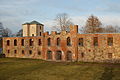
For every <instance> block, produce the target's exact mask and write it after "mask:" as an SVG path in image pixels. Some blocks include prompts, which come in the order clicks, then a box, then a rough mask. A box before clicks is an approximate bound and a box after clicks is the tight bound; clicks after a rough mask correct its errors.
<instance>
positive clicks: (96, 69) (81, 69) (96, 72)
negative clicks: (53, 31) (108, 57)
mask: <svg viewBox="0 0 120 80" xmlns="http://www.w3.org/2000/svg"><path fill="white" fill-rule="evenodd" d="M0 80H120V64H107V63H82V62H73V63H67V62H47V61H43V60H34V59H17V58H0Z"/></svg>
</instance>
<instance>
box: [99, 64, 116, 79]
mask: <svg viewBox="0 0 120 80" xmlns="http://www.w3.org/2000/svg"><path fill="white" fill-rule="evenodd" d="M113 77H114V75H113V67H111V66H110V67H105V68H104V73H103V74H102V76H101V78H100V80H112V78H113Z"/></svg>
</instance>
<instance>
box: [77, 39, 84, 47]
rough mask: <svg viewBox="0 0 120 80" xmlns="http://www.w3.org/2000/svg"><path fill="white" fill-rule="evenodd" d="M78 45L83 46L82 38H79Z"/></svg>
mask: <svg viewBox="0 0 120 80" xmlns="http://www.w3.org/2000/svg"><path fill="white" fill-rule="evenodd" d="M78 45H79V46H83V38H79V41H78Z"/></svg>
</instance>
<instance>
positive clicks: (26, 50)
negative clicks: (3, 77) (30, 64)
mask: <svg viewBox="0 0 120 80" xmlns="http://www.w3.org/2000/svg"><path fill="white" fill-rule="evenodd" d="M22 39H24V46H22V42H21V40H22ZM30 39H32V40H33V45H32V46H30ZM39 39H41V45H39V44H38V42H39V41H38V40H39ZM7 40H9V41H10V44H9V45H7ZM14 40H17V45H16V46H15V45H14ZM42 42H43V38H42V37H7V38H3V52H4V53H5V54H6V57H19V58H36V59H42V54H43V52H42V51H43V50H42V47H43V43H42ZM15 50H16V51H15ZM30 50H31V51H32V52H30Z"/></svg>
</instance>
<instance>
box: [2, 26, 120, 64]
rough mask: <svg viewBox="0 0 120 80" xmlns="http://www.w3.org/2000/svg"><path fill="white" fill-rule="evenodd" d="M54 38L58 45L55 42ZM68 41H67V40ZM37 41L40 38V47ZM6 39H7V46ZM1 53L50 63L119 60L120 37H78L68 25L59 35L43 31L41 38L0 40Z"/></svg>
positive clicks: (111, 35)
mask: <svg viewBox="0 0 120 80" xmlns="http://www.w3.org/2000/svg"><path fill="white" fill-rule="evenodd" d="M58 38H59V42H60V44H59V45H58V43H57V40H58ZM68 38H70V40H69V41H70V42H69V41H67V39H68ZM80 38H81V39H80ZM108 38H113V40H109V39H108ZM15 39H16V40H17V46H14V40H15ZM22 39H24V46H22V45H21V44H22V42H21V40H22ZM30 39H31V41H33V42H32V43H33V46H30V45H29V41H30ZM39 39H41V43H40V44H39V42H40V41H39ZM48 39H49V40H48ZM7 40H10V45H9V46H8V45H7ZM49 41H50V42H49ZM94 41H95V42H94ZM108 42H109V45H108ZM32 43H31V44H32ZM3 52H4V53H5V54H6V56H7V57H19V58H35V59H44V60H52V61H86V62H93V61H97V62H102V61H106V60H119V59H120V34H117V33H116V34H79V33H78V26H77V25H75V26H70V32H66V31H62V32H61V33H59V34H58V33H57V32H51V34H49V33H48V32H45V33H43V36H41V37H6V38H3Z"/></svg>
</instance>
